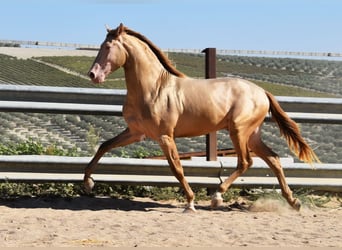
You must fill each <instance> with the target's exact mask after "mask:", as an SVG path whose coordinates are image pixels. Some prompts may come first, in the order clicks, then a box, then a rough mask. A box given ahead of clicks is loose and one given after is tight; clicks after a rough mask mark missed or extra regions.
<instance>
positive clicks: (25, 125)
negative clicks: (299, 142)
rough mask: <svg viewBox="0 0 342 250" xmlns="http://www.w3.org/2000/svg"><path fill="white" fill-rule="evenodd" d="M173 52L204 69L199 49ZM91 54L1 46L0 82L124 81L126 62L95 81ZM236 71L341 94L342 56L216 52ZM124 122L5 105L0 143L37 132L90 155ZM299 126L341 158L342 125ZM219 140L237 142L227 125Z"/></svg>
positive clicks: (284, 85)
mask: <svg viewBox="0 0 342 250" xmlns="http://www.w3.org/2000/svg"><path fill="white" fill-rule="evenodd" d="M32 56H34V55H32ZM168 56H169V58H171V60H172V61H173V62H174V64H175V65H176V66H177V68H178V69H179V70H181V71H182V72H184V73H186V74H187V75H189V76H192V77H196V78H203V77H204V56H203V55H202V54H185V53H168ZM93 60H94V57H89V56H44V57H40V56H39V55H35V57H33V58H29V59H18V58H16V57H12V56H8V55H3V54H0V84H22V85H39V86H63V87H79V88H83V87H85V88H125V82H124V76H123V71H122V70H118V71H117V72H115V73H114V74H112V75H111V76H110V77H109V79H108V80H107V82H106V83H105V84H104V85H93V84H92V83H90V81H89V80H88V79H87V77H86V72H87V71H88V69H89V66H90V65H91V63H92V62H93ZM232 75H233V76H237V77H243V78H248V79H251V80H253V81H254V82H255V83H257V84H258V85H260V86H262V87H264V88H265V89H267V90H268V91H270V92H272V93H273V94H275V95H283V96H286V95H290V96H315V97H316V96H318V97H342V88H341V86H342V62H339V61H326V60H304V59H288V58H265V57H242V56H218V60H217V77H225V76H232ZM124 128H125V122H124V121H123V119H122V118H121V117H108V116H89V115H49V114H30V113H0V129H1V137H0V144H2V145H5V147H10V146H11V145H12V144H18V143H20V142H23V141H27V140H29V139H30V138H32V141H37V142H40V143H41V144H42V145H43V146H44V147H53V148H59V149H61V150H64V151H70V152H73V153H74V154H77V155H84V156H89V155H92V154H93V152H94V150H95V149H96V147H97V145H98V144H99V143H100V142H102V141H104V140H106V139H109V138H111V137H113V136H114V135H116V134H117V133H119V132H120V131H121V130H123V129H124ZM301 129H302V133H303V135H304V137H305V138H306V139H307V140H308V142H309V144H310V145H311V146H312V147H313V148H314V149H315V151H316V152H317V154H318V155H319V157H320V158H321V160H322V161H323V162H329V163H333V162H340V159H341V157H342V140H341V139H342V138H341V133H340V131H341V126H340V125H319V124H301ZM263 137H264V140H265V141H266V142H267V144H268V145H269V146H271V147H272V148H273V149H274V150H275V151H276V152H278V153H280V155H281V156H288V155H291V153H290V152H289V151H288V149H287V146H286V144H285V142H284V140H283V139H281V138H279V131H278V129H277V127H276V126H275V125H274V124H273V123H266V124H265V125H264V133H263ZM177 143H178V148H179V151H180V152H190V151H203V150H205V139H204V137H196V138H182V139H177ZM218 147H219V148H230V147H232V145H231V143H230V140H229V137H228V135H227V133H226V132H225V131H220V132H219V141H218ZM158 154H160V150H159V146H158V145H157V144H156V143H155V142H153V141H150V140H146V141H144V142H141V143H137V144H134V145H131V146H128V147H125V148H119V149H114V150H112V151H111V152H110V153H108V155H116V156H132V157H144V156H148V155H158Z"/></svg>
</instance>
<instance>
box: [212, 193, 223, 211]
mask: <svg viewBox="0 0 342 250" xmlns="http://www.w3.org/2000/svg"><path fill="white" fill-rule="evenodd" d="M222 205H223V198H222V194H221V193H220V192H216V193H215V194H214V195H213V196H212V197H211V208H212V209H214V208H218V207H221V206H222Z"/></svg>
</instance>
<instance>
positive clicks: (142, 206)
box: [0, 196, 177, 212]
mask: <svg viewBox="0 0 342 250" xmlns="http://www.w3.org/2000/svg"><path fill="white" fill-rule="evenodd" d="M0 206H6V207H10V208H27V209H32V208H51V209H56V210H64V209H67V210H73V211H81V210H92V211H99V210H107V209H112V210H121V211H146V212H148V211H152V210H154V209H160V208H177V206H174V205H171V204H165V203H160V202H158V201H153V200H143V201H142V200H131V199H121V198H111V197H90V196H79V197H72V198H63V197H18V198H9V199H0Z"/></svg>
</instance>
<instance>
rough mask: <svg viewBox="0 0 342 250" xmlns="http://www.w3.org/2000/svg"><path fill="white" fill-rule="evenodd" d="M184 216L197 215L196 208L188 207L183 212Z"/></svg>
mask: <svg viewBox="0 0 342 250" xmlns="http://www.w3.org/2000/svg"><path fill="white" fill-rule="evenodd" d="M183 213H184V214H192V213H196V208H195V207H186V208H185V209H184V211H183Z"/></svg>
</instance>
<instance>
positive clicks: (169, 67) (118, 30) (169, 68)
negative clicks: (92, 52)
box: [107, 24, 186, 77]
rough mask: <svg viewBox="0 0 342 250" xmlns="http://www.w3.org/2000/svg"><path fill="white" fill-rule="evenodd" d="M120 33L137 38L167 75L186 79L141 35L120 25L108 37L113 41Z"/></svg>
mask: <svg viewBox="0 0 342 250" xmlns="http://www.w3.org/2000/svg"><path fill="white" fill-rule="evenodd" d="M122 32H125V33H126V34H127V35H130V36H134V37H136V38H138V39H139V40H140V41H142V42H144V43H145V44H146V45H147V46H148V47H149V48H150V49H151V50H152V52H153V53H154V54H155V55H156V57H157V58H158V60H159V62H160V63H161V64H162V65H163V66H164V68H165V69H166V70H167V71H168V72H169V73H171V74H173V75H175V76H178V77H186V75H185V74H183V73H182V72H180V71H179V70H177V69H176V67H175V66H174V65H173V64H172V62H171V61H170V59H169V58H168V57H167V56H166V55H165V54H164V53H163V52H162V51H161V50H160V49H159V48H158V47H157V46H156V45H154V44H153V43H152V42H151V41H150V40H149V39H148V38H146V37H145V36H143V35H142V34H140V33H138V32H136V31H134V30H131V29H129V28H127V27H125V26H123V25H122V24H120V26H119V27H118V28H116V29H115V30H110V31H109V32H108V35H112V36H114V39H116V38H117V37H118V36H119V35H121V33H122ZM108 35H107V37H108Z"/></svg>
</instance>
